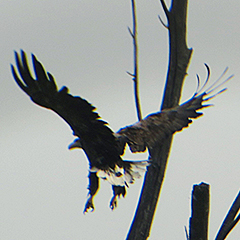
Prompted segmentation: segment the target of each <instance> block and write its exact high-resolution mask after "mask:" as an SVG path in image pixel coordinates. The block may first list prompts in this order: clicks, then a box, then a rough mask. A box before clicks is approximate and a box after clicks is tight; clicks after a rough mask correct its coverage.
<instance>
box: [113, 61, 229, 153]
mask: <svg viewBox="0 0 240 240" xmlns="http://www.w3.org/2000/svg"><path fill="white" fill-rule="evenodd" d="M206 68H207V72H208V74H207V79H206V81H205V83H204V84H203V86H202V87H201V89H199V85H200V84H199V82H200V80H199V77H198V76H197V79H198V88H197V90H196V92H195V93H194V95H193V97H192V98H191V99H190V100H188V101H187V102H185V103H183V104H181V105H180V106H176V107H173V108H171V109H165V110H163V111H161V112H157V113H154V114H150V115H149V116H147V117H146V118H145V119H143V120H141V121H139V122H137V123H135V124H133V125H131V126H127V127H125V128H122V129H120V130H119V131H118V132H117V133H116V134H115V136H116V137H117V138H118V139H119V141H120V142H121V144H122V147H124V146H125V144H126V143H127V144H128V146H129V147H130V150H131V151H132V152H143V151H145V150H146V148H152V147H154V146H155V144H161V143H162V142H163V141H164V139H166V138H167V137H168V136H170V135H171V134H173V133H175V132H177V131H181V130H182V129H183V128H185V127H188V125H189V124H190V123H191V122H192V120H191V119H195V118H198V117H200V116H201V115H202V113H201V112H198V110H200V109H203V108H206V107H208V106H211V105H209V104H206V105H204V102H206V101H208V100H210V99H211V98H213V97H215V96H217V95H218V94H220V93H222V92H224V91H225V90H226V88H224V89H222V90H220V91H219V92H217V93H215V94H213V91H215V90H216V89H217V88H219V87H220V86H222V85H223V84H224V83H225V82H226V81H228V80H229V79H231V78H232V77H233V76H230V77H228V78H227V79H226V80H224V81H222V82H221V79H222V77H223V75H224V74H225V73H226V71H227V68H226V70H225V71H224V72H223V74H222V75H221V76H220V77H219V78H218V79H217V81H215V82H214V83H213V84H212V85H211V86H210V87H208V88H207V89H205V87H206V85H207V83H208V81H209V76H210V69H209V67H208V66H207V65H206ZM204 89H205V90H204ZM211 94H213V95H211Z"/></svg>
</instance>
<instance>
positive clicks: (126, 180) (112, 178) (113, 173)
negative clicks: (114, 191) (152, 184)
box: [89, 160, 150, 187]
mask: <svg viewBox="0 0 240 240" xmlns="http://www.w3.org/2000/svg"><path fill="white" fill-rule="evenodd" d="M126 162H128V163H129V164H130V167H129V168H123V167H119V166H118V165H116V167H115V169H114V170H113V169H108V170H102V169H97V168H96V167H94V168H91V169H90V170H89V171H90V172H96V174H97V176H98V177H99V178H102V179H103V180H106V181H108V182H109V183H110V184H111V185H115V186H127V187H128V184H133V183H134V181H135V179H138V178H141V176H142V175H143V174H144V173H145V172H146V170H147V167H148V166H149V165H150V162H149V161H146V160H144V161H136V162H134V161H126Z"/></svg>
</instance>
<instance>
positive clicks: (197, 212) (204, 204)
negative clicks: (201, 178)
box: [189, 183, 209, 240]
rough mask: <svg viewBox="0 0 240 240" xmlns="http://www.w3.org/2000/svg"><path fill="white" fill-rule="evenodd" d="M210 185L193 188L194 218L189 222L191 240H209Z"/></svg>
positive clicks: (203, 184)
mask: <svg viewBox="0 0 240 240" xmlns="http://www.w3.org/2000/svg"><path fill="white" fill-rule="evenodd" d="M208 219H209V185H208V184H206V183H201V184H199V185H194V186H193V191H192V216H191V218H190V221H189V229H190V231H189V240H199V239H201V240H207V239H208Z"/></svg>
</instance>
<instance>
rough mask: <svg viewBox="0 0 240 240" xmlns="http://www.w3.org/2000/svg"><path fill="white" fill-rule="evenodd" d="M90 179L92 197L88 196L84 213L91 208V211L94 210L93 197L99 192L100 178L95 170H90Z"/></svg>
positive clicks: (89, 188) (89, 187)
mask: <svg viewBox="0 0 240 240" xmlns="http://www.w3.org/2000/svg"><path fill="white" fill-rule="evenodd" d="M88 179H89V185H88V190H89V195H90V197H89V198H88V200H87V202H86V204H85V208H84V211H83V213H87V212H88V210H89V209H90V210H91V212H92V211H94V204H93V197H94V195H95V194H96V193H97V190H98V185H99V178H98V177H97V175H96V173H95V172H89V175H88Z"/></svg>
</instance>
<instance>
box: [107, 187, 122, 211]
mask: <svg viewBox="0 0 240 240" xmlns="http://www.w3.org/2000/svg"><path fill="white" fill-rule="evenodd" d="M112 190H113V197H112V199H111V201H110V208H111V209H112V210H114V209H115V208H116V207H117V197H121V195H122V196H123V197H125V195H126V189H125V186H115V185H112Z"/></svg>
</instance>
